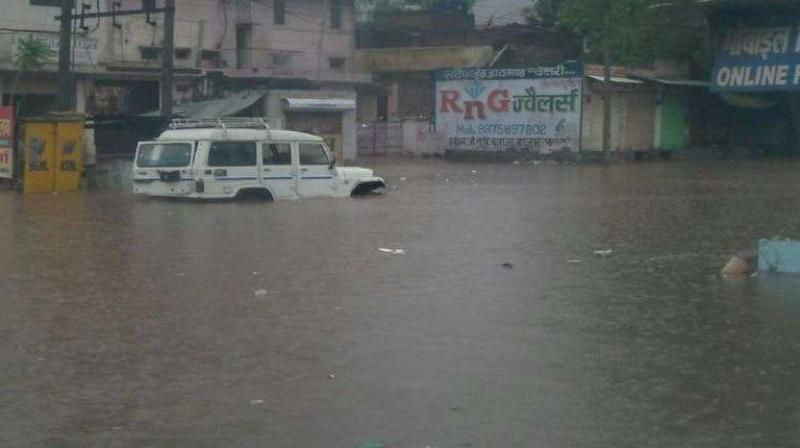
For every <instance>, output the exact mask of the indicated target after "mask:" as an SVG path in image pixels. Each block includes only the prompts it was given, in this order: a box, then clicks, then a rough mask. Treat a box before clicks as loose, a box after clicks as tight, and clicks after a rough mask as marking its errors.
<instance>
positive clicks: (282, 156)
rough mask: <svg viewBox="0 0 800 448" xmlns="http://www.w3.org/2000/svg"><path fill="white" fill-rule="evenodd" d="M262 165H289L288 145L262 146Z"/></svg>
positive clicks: (289, 151)
mask: <svg viewBox="0 0 800 448" xmlns="http://www.w3.org/2000/svg"><path fill="white" fill-rule="evenodd" d="M263 162H264V165H291V164H292V147H291V145H290V144H289V143H270V144H268V145H264V160H263Z"/></svg>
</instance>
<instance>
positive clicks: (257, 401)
mask: <svg viewBox="0 0 800 448" xmlns="http://www.w3.org/2000/svg"><path fill="white" fill-rule="evenodd" d="M250 404H264V400H250Z"/></svg>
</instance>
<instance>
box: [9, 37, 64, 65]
mask: <svg viewBox="0 0 800 448" xmlns="http://www.w3.org/2000/svg"><path fill="white" fill-rule="evenodd" d="M54 56H55V52H54V51H53V50H51V49H50V47H48V46H47V44H45V43H44V42H43V41H42V40H40V39H37V38H36V37H34V36H33V35H30V34H29V35H28V36H26V37H24V38H22V39H20V40H19V41H18V42H17V56H16V58H15V59H14V65H15V66H16V67H17V69H19V70H20V71H33V70H44V68H45V67H46V66H47V64H48V63H50V62H52V60H53V57H54Z"/></svg>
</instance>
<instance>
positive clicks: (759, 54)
mask: <svg viewBox="0 0 800 448" xmlns="http://www.w3.org/2000/svg"><path fill="white" fill-rule="evenodd" d="M754 17H755V19H749V20H748V22H747V23H742V22H741V19H742V17H738V18H735V19H729V20H728V21H727V26H725V27H724V33H723V37H722V41H721V42H720V48H719V51H718V55H717V59H716V65H715V67H714V73H713V79H712V80H711V90H713V91H716V92H769V91H779V90H800V15H798V16H795V17H786V16H785V15H781V16H778V15H777V14H776V15H775V16H773V17H763V16H759V15H755V16H754Z"/></svg>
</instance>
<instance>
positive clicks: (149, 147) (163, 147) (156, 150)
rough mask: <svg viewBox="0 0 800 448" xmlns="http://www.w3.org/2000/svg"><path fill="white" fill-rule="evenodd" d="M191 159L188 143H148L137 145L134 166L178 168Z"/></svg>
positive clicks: (190, 146)
mask: <svg viewBox="0 0 800 448" xmlns="http://www.w3.org/2000/svg"><path fill="white" fill-rule="evenodd" d="M191 161H192V145H190V144H188V143H166V144H159V143H148V144H146V145H141V146H139V155H138V156H137V157H136V166H138V167H140V168H180V167H184V166H189V163H191Z"/></svg>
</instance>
